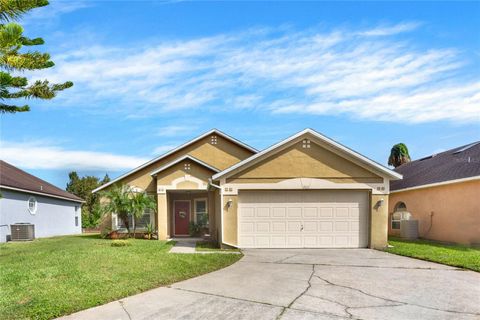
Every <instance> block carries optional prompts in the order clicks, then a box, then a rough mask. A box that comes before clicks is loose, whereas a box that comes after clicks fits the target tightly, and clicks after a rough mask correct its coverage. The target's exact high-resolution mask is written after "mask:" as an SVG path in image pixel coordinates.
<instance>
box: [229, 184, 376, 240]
mask: <svg viewBox="0 0 480 320" xmlns="http://www.w3.org/2000/svg"><path fill="white" fill-rule="evenodd" d="M367 212H368V193H367V192H362V191H345V190H335V191H334V190H323V191H322V190H308V191H283V190H276V191H258V192H253V191H247V192H240V195H239V215H238V219H239V246H240V247H245V248H248V247H251V248H253V247H257V248H348V247H365V246H367V243H368V232H367V231H368V224H367V222H368V215H367Z"/></svg>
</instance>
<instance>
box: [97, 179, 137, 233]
mask: <svg viewBox="0 0 480 320" xmlns="http://www.w3.org/2000/svg"><path fill="white" fill-rule="evenodd" d="M103 196H104V197H105V198H107V200H108V202H107V203H105V204H103V205H102V209H103V210H102V211H103V212H104V213H108V214H114V213H116V214H117V217H118V218H119V219H121V220H122V221H123V223H124V225H125V228H127V232H128V235H130V223H129V221H128V216H129V215H130V212H132V200H131V198H132V193H131V191H130V187H128V186H126V185H122V186H118V185H115V186H113V187H112V188H111V189H110V190H109V191H107V192H105V193H103Z"/></svg>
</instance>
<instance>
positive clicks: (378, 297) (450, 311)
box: [315, 275, 480, 316]
mask: <svg viewBox="0 0 480 320" xmlns="http://www.w3.org/2000/svg"><path fill="white" fill-rule="evenodd" d="M315 277H317V278H318V279H320V280H323V281H325V282H327V283H328V284H330V285H332V286H337V287H341V288H345V289H350V290H354V291H357V292H360V293H363V294H365V295H367V296H369V297H372V298H377V299H382V300H385V301H389V302H393V303H395V304H397V305H389V306H377V307H398V306H402V305H410V306H415V307H419V308H424V309H429V310H435V311H441V312H448V313H454V314H465V315H473V316H479V315H480V313H474V312H462V311H456V310H448V309H440V308H434V307H429V306H424V305H420V304H415V303H409V302H404V301H398V300H392V299H389V298H384V297H381V296H376V295H373V294H370V293H368V292H365V291H363V290H361V289H357V288H354V287H349V286H344V285H340V284H336V283H333V282H331V281H329V280H327V279H325V278H322V277H320V276H319V275H315ZM377 307H375V306H364V307H348V309H365V308H377ZM347 313H349V312H348V311H347ZM349 314H350V313H349Z"/></svg>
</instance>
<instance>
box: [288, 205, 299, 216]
mask: <svg viewBox="0 0 480 320" xmlns="http://www.w3.org/2000/svg"><path fill="white" fill-rule="evenodd" d="M301 216H302V208H300V207H291V208H287V217H288V218H300V217H301Z"/></svg>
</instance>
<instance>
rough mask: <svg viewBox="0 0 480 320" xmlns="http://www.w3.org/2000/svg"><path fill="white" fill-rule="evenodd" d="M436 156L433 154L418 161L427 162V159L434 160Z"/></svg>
mask: <svg viewBox="0 0 480 320" xmlns="http://www.w3.org/2000/svg"><path fill="white" fill-rule="evenodd" d="M435 156H436V154H432V155H431V156H428V157H425V158H421V159H418V161H423V160H427V159H432V158H433V157H435Z"/></svg>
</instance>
